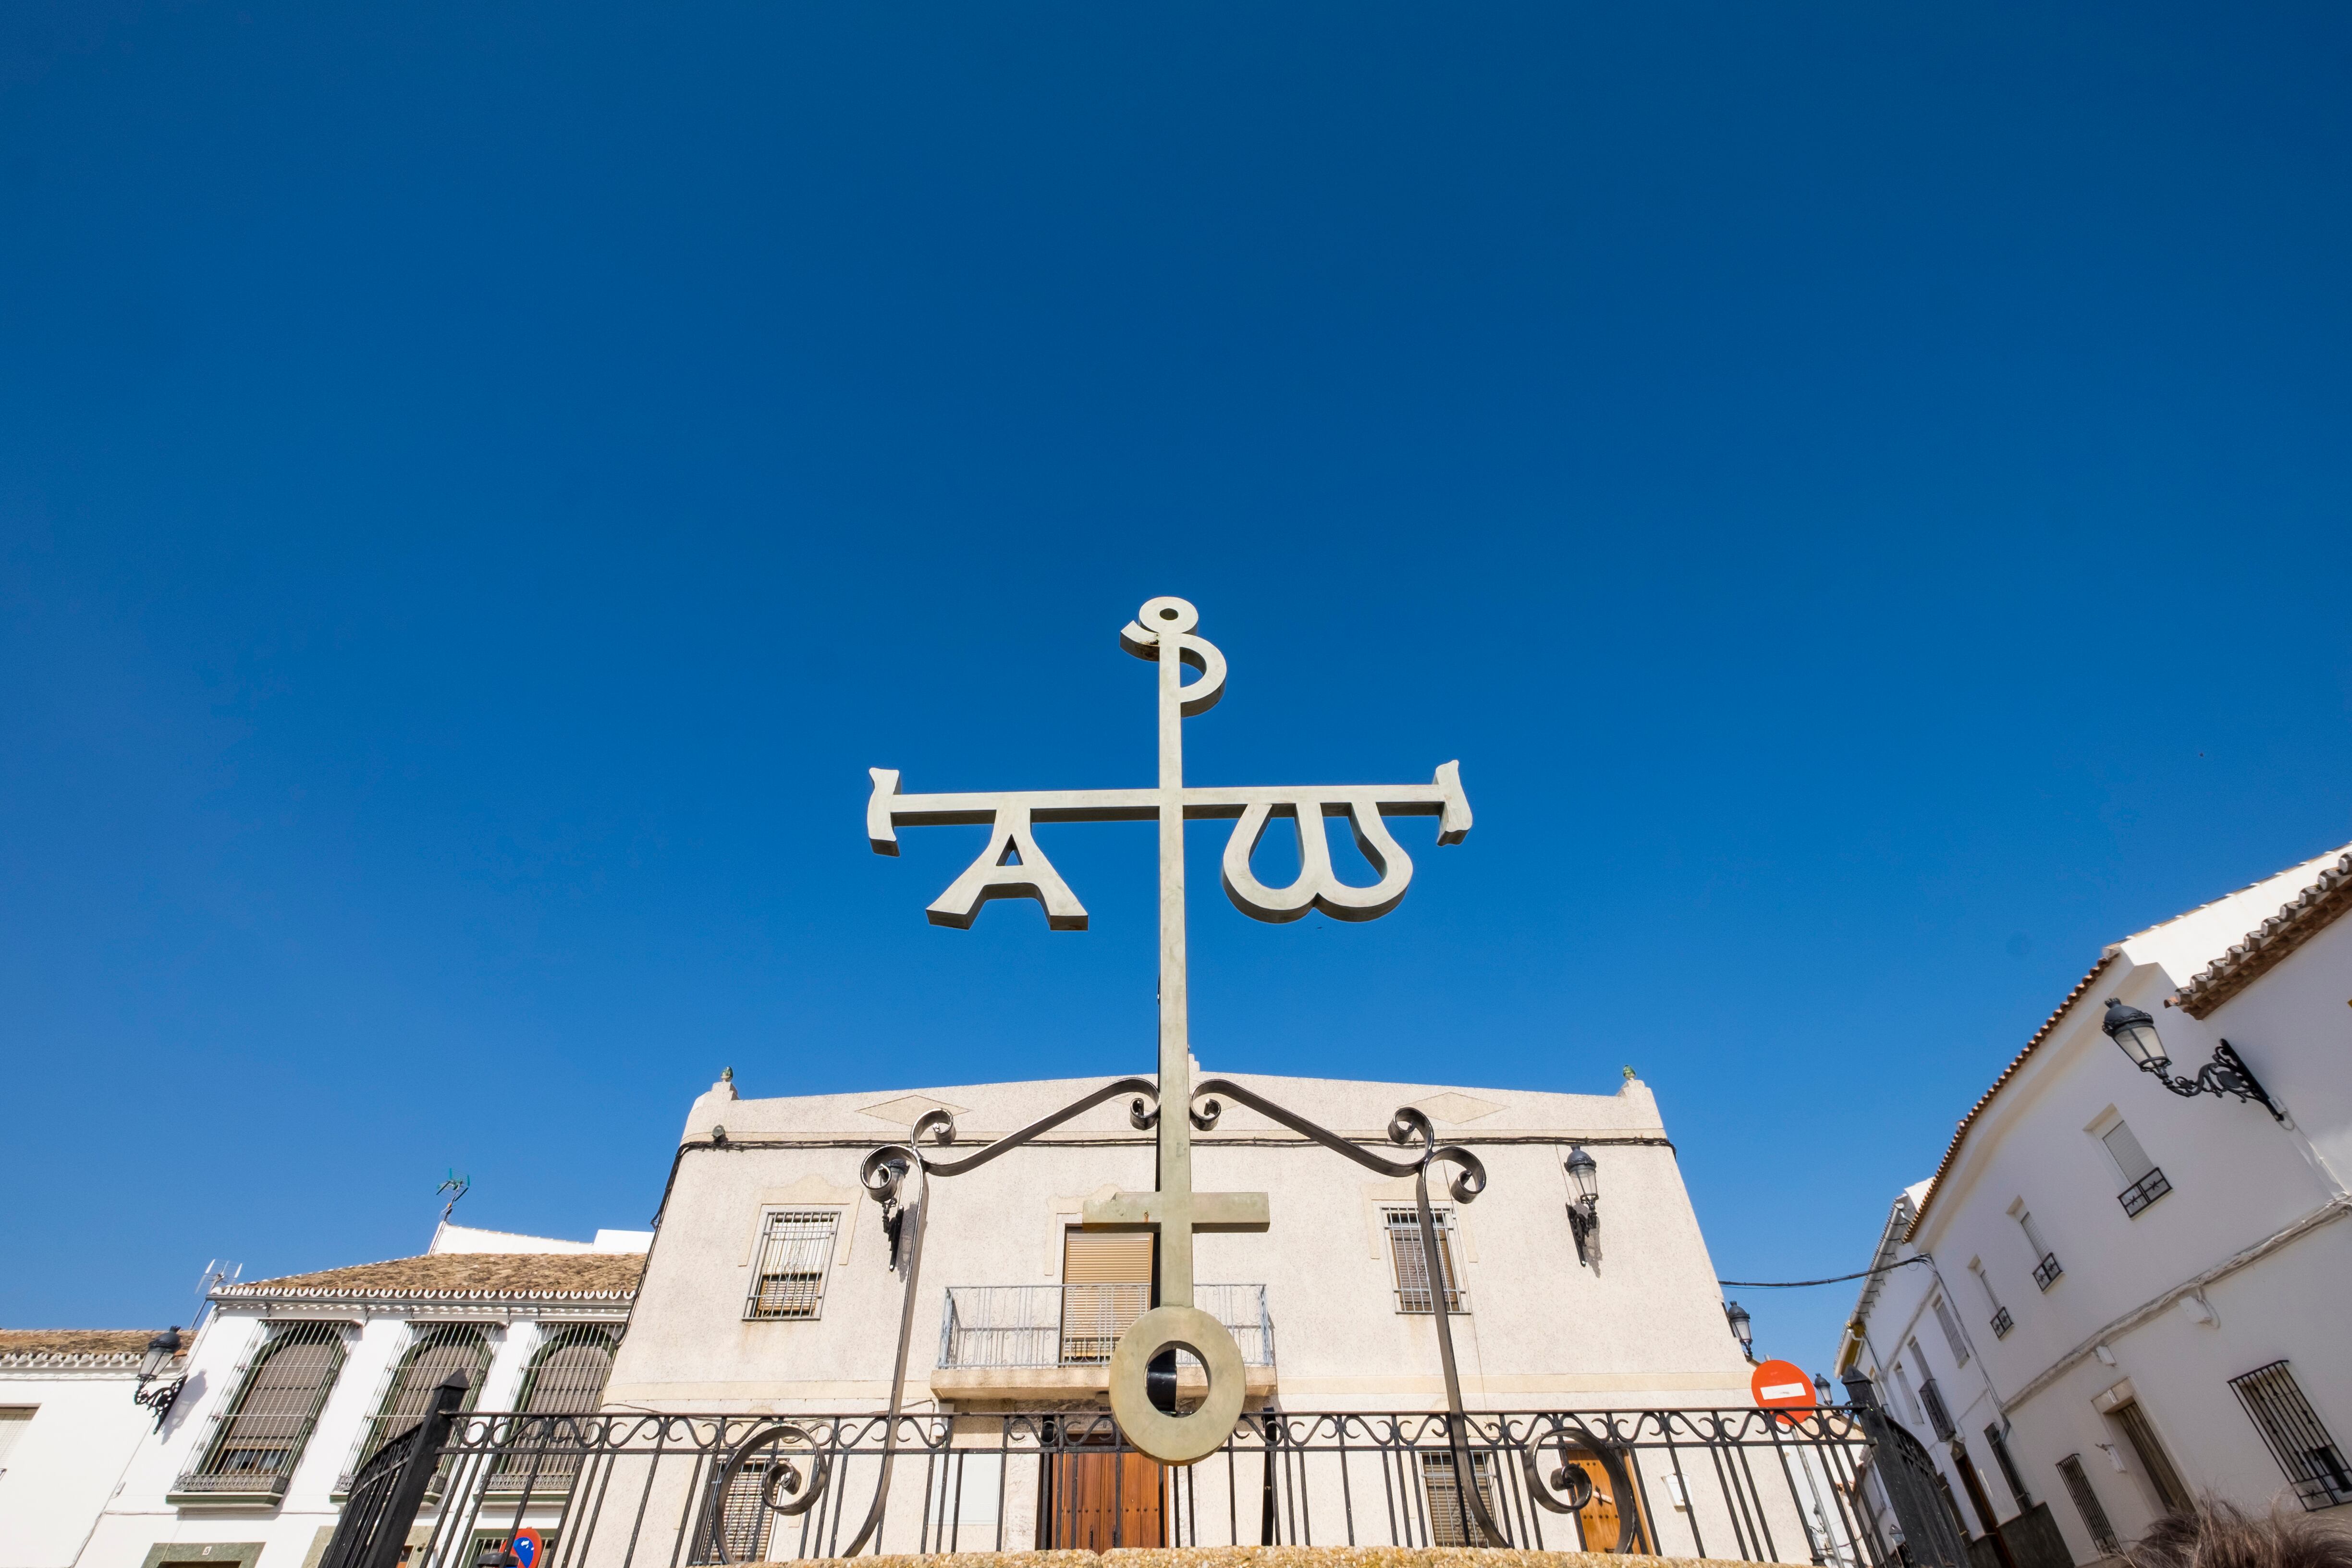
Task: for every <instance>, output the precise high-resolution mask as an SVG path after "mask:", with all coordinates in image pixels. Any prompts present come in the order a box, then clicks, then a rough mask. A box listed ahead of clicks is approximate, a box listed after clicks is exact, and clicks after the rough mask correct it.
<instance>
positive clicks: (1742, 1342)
mask: <svg viewBox="0 0 2352 1568" xmlns="http://www.w3.org/2000/svg"><path fill="white" fill-rule="evenodd" d="M1723 1316H1724V1319H1725V1321H1727V1322H1728V1323H1730V1325H1731V1337H1732V1338H1733V1339H1735V1340H1738V1342H1739V1353H1740V1354H1741V1355H1744V1356H1746V1357H1747V1358H1748V1360H1749V1361H1754V1360H1755V1359H1756V1329H1755V1326H1754V1325H1753V1324H1751V1323H1750V1322H1749V1321H1748V1309H1747V1308H1745V1307H1743V1306H1741V1305H1740V1304H1739V1303H1738V1302H1737V1301H1726V1302H1725V1303H1724V1304H1723Z"/></svg>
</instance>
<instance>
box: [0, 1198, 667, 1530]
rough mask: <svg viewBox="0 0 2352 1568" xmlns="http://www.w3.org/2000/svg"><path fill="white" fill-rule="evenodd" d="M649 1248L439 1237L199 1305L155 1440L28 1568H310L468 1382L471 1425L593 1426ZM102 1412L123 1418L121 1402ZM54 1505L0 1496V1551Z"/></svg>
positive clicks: (135, 1447) (73, 1456) (147, 1441)
mask: <svg viewBox="0 0 2352 1568" xmlns="http://www.w3.org/2000/svg"><path fill="white" fill-rule="evenodd" d="M649 1240H650V1235H649V1233H646V1232H620V1231H605V1232H600V1233H599V1235H598V1239H597V1240H596V1241H594V1242H572V1241H562V1240H557V1239H554V1238H550V1237H528V1236H510V1235H505V1234H502V1233H499V1232H494V1231H482V1230H476V1229H472V1228H470V1227H467V1226H450V1225H447V1224H446V1223H445V1224H444V1225H443V1226H442V1227H441V1229H440V1230H439V1231H438V1233H436V1236H435V1237H434V1249H433V1250H432V1251H430V1252H428V1253H426V1254H425V1255H424V1256H422V1257H417V1258H397V1259H394V1260H391V1261H388V1262H383V1263H369V1264H361V1265H358V1266H356V1267H352V1268H334V1269H328V1270H325V1271H323V1272H320V1273H316V1274H302V1275H293V1276H289V1277H286V1278H282V1279H261V1280H254V1281H250V1282H247V1283H244V1284H237V1285H231V1286H227V1287H226V1288H224V1289H217V1290H215V1291H214V1292H213V1294H212V1299H211V1309H212V1310H211V1312H210V1315H209V1316H208V1318H207V1319H206V1320H205V1323H204V1325H203V1327H202V1329H201V1331H199V1332H197V1333H196V1334H195V1335H194V1340H193V1342H192V1343H191V1344H190V1345H189V1346H188V1347H187V1349H186V1351H185V1353H184V1361H183V1365H182V1368H181V1370H182V1372H183V1373H184V1375H185V1380H186V1381H185V1383H184V1384H183V1385H182V1387H181V1389H180V1392H179V1394H178V1397H177V1398H176V1399H175V1400H174V1401H173V1405H172V1407H171V1410H170V1412H169V1415H167V1417H166V1418H165V1420H164V1421H163V1425H162V1426H161V1428H160V1430H159V1429H156V1428H155V1427H154V1426H153V1424H152V1422H150V1421H143V1420H142V1423H141V1427H140V1430H139V1431H138V1432H137V1433H136V1434H135V1435H134V1437H133V1440H132V1441H131V1443H129V1444H128V1445H122V1444H120V1443H117V1444H116V1445H115V1447H120V1448H121V1458H120V1459H118V1460H116V1461H115V1462H114V1465H113V1468H112V1469H111V1470H110V1471H109V1472H108V1473H107V1484H108V1487H109V1488H110V1489H111V1490H110V1494H109V1495H102V1496H101V1497H100V1499H99V1500H98V1501H99V1502H100V1504H101V1505H102V1506H101V1507H100V1508H95V1509H92V1510H90V1514H91V1516H92V1517H91V1518H89V1520H87V1521H85V1523H84V1526H83V1531H82V1533H83V1537H84V1539H85V1541H86V1544H79V1546H78V1550H77V1551H75V1552H71V1553H68V1554H66V1555H62V1556H48V1557H42V1558H38V1559H35V1558H26V1559H24V1560H23V1561H24V1563H25V1565H26V1568H36V1565H37V1568H49V1565H50V1564H52V1563H55V1564H58V1565H60V1568H62V1565H65V1564H83V1565H91V1568H97V1565H103V1568H164V1565H166V1564H173V1565H176V1564H182V1563H188V1564H194V1563H236V1564H238V1565H240V1568H256V1565H257V1564H259V1563H265V1562H266V1563H267V1565H268V1568H310V1565H312V1564H315V1563H317V1562H318V1561H319V1557H320V1553H321V1552H323V1550H324V1548H325V1545H326V1542H327V1540H328V1538H329V1537H330V1536H331V1534H332V1532H333V1529H334V1525H335V1522H336V1520H337V1519H338V1517H339V1516H340V1514H341V1506H342V1502H343V1500H344V1497H345V1495H346V1493H347V1492H348V1489H349V1488H350V1485H351V1477H352V1472H353V1471H354V1469H355V1468H357V1467H358V1465H359V1462H360V1461H361V1459H362V1458H364V1457H366V1455H367V1454H368V1453H369V1452H371V1451H372V1450H373V1448H374V1447H376V1446H377V1445H378V1444H380V1443H381V1442H383V1440H384V1439H385V1438H386V1437H389V1436H394V1434H396V1433H398V1432H400V1431H402V1430H404V1429H405V1428H407V1427H408V1426H412V1425H414V1424H415V1421H416V1420H417V1419H419V1417H420V1416H421V1415H423V1413H424V1411H425V1409H426V1408H427V1406H428V1405H430V1403H431V1401H432V1398H433V1391H434V1389H435V1388H436V1385H438V1384H440V1383H441V1382H442V1380H443V1379H444V1378H445V1377H446V1376H448V1375H449V1374H450V1373H461V1374H463V1375H464V1376H465V1378H466V1379H467V1385H468V1387H467V1396H466V1401H465V1403H466V1406H467V1408H469V1409H471V1408H477V1407H478V1408H482V1409H505V1410H516V1409H532V1410H539V1411H577V1410H593V1409H594V1408H595V1407H596V1405H598V1404H599V1402H600V1401H601V1400H602V1399H603V1397H604V1381H605V1378H606V1375H607V1374H608V1373H609V1372H610V1369H611V1366H612V1360H613V1355H614V1352H615V1350H616V1349H617V1347H618V1345H619V1343H620V1341H621V1336H622V1333H623V1331H624V1330H625V1326H626V1322H627V1317H628V1310H629V1306H630V1303H631V1301H632V1300H634V1298H635V1290H636V1285H637V1280H638V1277H639V1275H640V1273H641V1272H642V1270H643V1268H644V1262H645V1257H644V1254H645V1248H646V1244H647V1242H648V1241H649ZM133 1359H134V1362H135V1358H133ZM119 1396H120V1399H121V1405H122V1406H123V1407H124V1408H126V1409H129V1408H133V1407H132V1406H131V1397H130V1394H129V1392H128V1388H127V1385H126V1387H125V1388H124V1389H123V1390H122V1391H121V1393H120V1395H119ZM136 1414H139V1415H142V1417H143V1416H144V1415H145V1412H143V1411H138V1412H136ZM36 1432H37V1427H35V1428H32V1429H28V1432H27V1434H26V1436H27V1437H30V1436H33V1435H34V1434H35V1433H36ZM24 1450H25V1445H23V1444H20V1446H19V1449H18V1455H19V1457H20V1458H21V1457H22V1456H23V1454H24ZM59 1457H60V1458H61V1459H62V1460H63V1462H65V1463H67V1464H68V1465H69V1466H72V1467H76V1468H79V1467H81V1466H84V1465H86V1464H94V1463H97V1462H98V1461H100V1459H101V1458H103V1456H102V1455H101V1454H100V1452H99V1449H98V1447H95V1446H89V1445H85V1446H84V1447H82V1448H80V1449H79V1451H68V1450H66V1449H63V1448H61V1449H60V1450H59ZM66 1507H67V1502H66V1500H64V1499H62V1498H53V1497H26V1496H24V1495H23V1494H16V1495H14V1496H12V1495H11V1494H9V1493H6V1492H0V1539H5V1540H8V1541H11V1542H14V1541H16V1540H18V1539H22V1538H24V1535H20V1531H22V1532H25V1534H26V1535H38V1536H40V1537H41V1538H43V1539H46V1538H47V1536H49V1535H52V1534H56V1533H57V1529H56V1525H55V1516H56V1515H57V1514H58V1513H59V1512H61V1511H63V1510H65V1509H66ZM18 1561H19V1560H18V1559H17V1558H16V1557H14V1556H9V1557H5V1558H0V1563H5V1564H6V1565H7V1568H16V1563H18Z"/></svg>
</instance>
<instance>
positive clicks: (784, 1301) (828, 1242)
mask: <svg viewBox="0 0 2352 1568" xmlns="http://www.w3.org/2000/svg"><path fill="white" fill-rule="evenodd" d="M840 1226H841V1211H840V1210H839V1209H770V1210H768V1211H767V1212H766V1213H765V1214H763V1215H761V1217H760V1242H759V1248H758V1251H757V1254H756V1256H755V1257H754V1258H753V1259H752V1269H751V1291H750V1293H749V1294H748V1295H747V1296H746V1297H745V1299H744V1302H743V1316H744V1317H745V1318H747V1319H753V1320H761V1319H778V1318H815V1317H821V1316H823V1315H824V1279H825V1274H826V1272H827V1271H828V1270H829V1269H830V1268H832V1267H833V1238H834V1234H835V1231H836V1230H838V1229H839V1228H840Z"/></svg>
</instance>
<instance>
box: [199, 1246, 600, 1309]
mask: <svg viewBox="0 0 2352 1568" xmlns="http://www.w3.org/2000/svg"><path fill="white" fill-rule="evenodd" d="M645 1268H646V1259H645V1255H644V1254H643V1253H610V1252H572V1253H563V1252H447V1253H433V1254H427V1255H426V1256H425V1257H423V1258H393V1259H392V1260H391V1261H389V1262H385V1263H361V1264H356V1265H354V1266H352V1268H328V1269H322V1270H320V1272H318V1273H315V1274H289V1275H285V1276H283V1277H282V1278H279V1279H253V1280H248V1281H247V1282H246V1283H244V1284H241V1285H231V1286H228V1287H226V1289H221V1290H219V1291H216V1292H215V1300H223V1301H246V1300H255V1299H257V1298H260V1299H265V1300H267V1299H283V1298H289V1297H319V1296H334V1297H350V1296H433V1297H443V1298H446V1297H521V1296H530V1297H552V1296H609V1297H616V1298H626V1297H631V1296H634V1295H635V1294H636V1290H637V1280H638V1279H639V1277H641V1276H642V1275H643V1274H644V1273H645Z"/></svg>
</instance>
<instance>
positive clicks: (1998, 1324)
mask: <svg viewBox="0 0 2352 1568" xmlns="http://www.w3.org/2000/svg"><path fill="white" fill-rule="evenodd" d="M1969 1273H1971V1274H1973V1275H1975V1276H1976V1277H1977V1288H1978V1289H1980V1290H1982V1291H1983V1292H1984V1299H1985V1305H1986V1306H1988V1307H1990V1308H1991V1309H1992V1337H1993V1338H1994V1339H1997V1340H2000V1339H2007V1338H2008V1337H2009V1331H2010V1330H2011V1329H2013V1328H2015V1327H2016V1326H2017V1324H2016V1322H2015V1321H2013V1320H2012V1319H2011V1317H2010V1315H2009V1309H2008V1308H2006V1307H2004V1306H2002V1305H2001V1304H2000V1297H1999V1296H1998V1295H1995V1294H1994V1293H1993V1288H1992V1276H1991V1275H1990V1274H1988V1273H1986V1272H1985V1266H1984V1259H1983V1258H1969Z"/></svg>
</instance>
